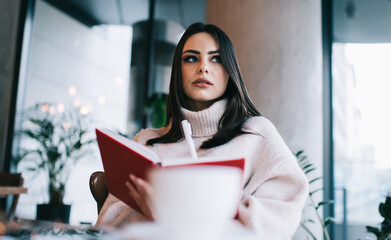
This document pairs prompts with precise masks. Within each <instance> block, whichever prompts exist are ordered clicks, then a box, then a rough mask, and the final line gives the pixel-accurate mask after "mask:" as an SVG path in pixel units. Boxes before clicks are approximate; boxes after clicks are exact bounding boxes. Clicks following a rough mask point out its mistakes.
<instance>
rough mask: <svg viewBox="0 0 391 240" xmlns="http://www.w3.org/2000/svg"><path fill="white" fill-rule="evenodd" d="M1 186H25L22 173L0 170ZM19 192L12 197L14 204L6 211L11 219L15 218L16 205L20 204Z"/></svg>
mask: <svg viewBox="0 0 391 240" xmlns="http://www.w3.org/2000/svg"><path fill="white" fill-rule="evenodd" d="M0 186H2V187H20V186H23V177H22V174H21V173H5V172H0ZM18 200H19V194H15V195H14V196H13V199H12V204H11V207H10V208H9V210H8V211H7V212H6V217H7V218H8V219H10V220H12V219H13V218H14V214H15V210H16V206H17V204H18Z"/></svg>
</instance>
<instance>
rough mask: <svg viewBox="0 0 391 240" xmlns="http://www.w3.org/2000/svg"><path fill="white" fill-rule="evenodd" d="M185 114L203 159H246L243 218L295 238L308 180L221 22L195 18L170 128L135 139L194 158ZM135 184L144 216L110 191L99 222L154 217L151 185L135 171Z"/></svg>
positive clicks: (183, 48) (269, 233) (175, 74)
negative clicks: (249, 83)
mask: <svg viewBox="0 0 391 240" xmlns="http://www.w3.org/2000/svg"><path fill="white" fill-rule="evenodd" d="M183 119H187V120H188V121H189V122H190V124H191V126H192V133H193V138H194V142H195V145H196V149H197V154H198V156H199V157H205V156H210V157H211V156H228V157H229V156H232V155H238V154H241V155H243V156H244V157H245V159H246V165H245V171H244V183H245V184H244V186H243V196H242V200H241V204H240V207H239V213H238V218H237V220H238V221H239V222H240V223H242V224H243V225H245V226H249V227H251V228H253V229H254V230H256V231H258V232H259V233H260V234H261V235H262V237H263V239H290V238H291V237H292V235H293V234H294V232H295V230H296V228H297V226H298V224H299V221H300V217H301V212H302V208H303V206H304V203H305V201H306V199H307V194H308V182H307V179H306V177H305V175H304V174H303V172H302V171H301V169H300V168H299V167H298V165H297V162H296V159H295V157H294V156H293V155H292V153H291V152H290V150H289V149H288V147H287V146H286V144H285V143H284V141H283V140H282V138H281V136H280V135H279V133H278V132H277V130H276V129H275V127H274V126H273V124H272V123H271V122H270V121H269V120H267V119H266V118H265V117H262V116H261V114H260V113H259V111H258V110H257V109H256V107H255V106H254V104H253V103H252V102H251V100H250V98H249V97H248V95H247V91H246V88H245V86H244V83H243V80H242V76H241V74H240V70H239V66H238V64H237V60H236V56H235V52H234V49H233V46H232V43H231V41H230V40H229V38H228V36H227V35H226V34H225V33H224V32H223V31H222V30H220V29H219V28H218V27H216V26H214V25H204V24H202V23H195V24H193V25H191V26H190V27H189V28H188V29H187V30H186V31H185V33H184V34H183V36H182V38H181V40H180V41H179V43H178V45H177V48H176V50H175V55H174V60H173V67H172V75H171V82H170V92H169V96H168V101H167V119H166V126H165V127H163V128H161V129H145V130H142V131H141V132H140V133H138V134H137V135H136V137H135V138H134V140H135V141H137V142H139V143H142V144H145V145H147V146H149V147H150V148H151V149H153V150H154V151H155V152H156V153H157V154H158V155H159V156H160V158H172V157H184V156H188V157H190V152H189V150H188V147H187V145H186V141H184V136H183V134H182V131H181V125H180V123H181V121H182V120H183ZM130 182H132V184H133V185H132V184H130V183H129V182H128V183H127V185H128V188H129V191H130V194H131V195H132V197H133V198H135V199H136V201H137V203H138V205H139V206H140V208H141V210H142V214H139V213H137V212H135V211H134V210H132V209H130V208H129V207H128V206H127V205H126V204H124V203H122V202H121V201H119V200H117V199H116V198H115V197H113V196H111V195H109V197H108V199H107V200H106V202H105V204H104V206H103V208H102V210H101V213H100V214H99V218H98V222H97V224H98V225H99V224H103V225H104V224H107V225H119V224H121V223H123V222H131V221H141V220H153V219H154V216H153V213H152V212H151V210H150V207H149V206H148V204H147V202H148V201H145V199H146V198H147V197H148V192H149V191H151V189H150V188H151V187H150V186H149V184H148V183H146V182H144V181H143V180H141V179H138V178H136V177H135V176H131V177H130Z"/></svg>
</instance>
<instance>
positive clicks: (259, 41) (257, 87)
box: [206, 0, 323, 239]
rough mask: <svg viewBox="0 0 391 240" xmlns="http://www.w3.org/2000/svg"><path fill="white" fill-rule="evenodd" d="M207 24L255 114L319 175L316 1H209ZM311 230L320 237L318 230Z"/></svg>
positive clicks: (319, 56) (318, 2) (319, 33)
mask: <svg viewBox="0 0 391 240" xmlns="http://www.w3.org/2000/svg"><path fill="white" fill-rule="evenodd" d="M206 22H207V23H212V24H216V25H217V26H219V27H221V28H222V29H223V30H224V31H225V32H226V33H227V34H228V36H229V37H230V38H231V40H232V42H233V45H234V47H235V50H236V54H237V57H238V61H239V65H240V67H241V71H242V74H243V77H244V81H245V84H246V86H247V89H248V91H249V94H250V97H251V99H252V100H253V102H254V103H255V105H256V106H257V107H258V109H259V110H260V111H261V112H262V114H263V115H264V116H265V117H267V118H269V119H270V120H271V121H272V122H273V123H274V124H275V125H276V127H277V129H278V130H279V132H280V133H281V135H282V137H283V138H284V139H285V141H286V143H287V144H288V146H289V147H290V149H291V150H292V152H294V153H295V152H297V151H298V150H304V151H305V153H306V155H307V156H308V159H309V160H310V161H312V163H314V164H315V166H316V167H317V171H316V172H315V173H313V174H314V175H313V176H314V177H319V176H322V147H323V145H322V144H323V143H322V139H323V138H322V38H321V37H322V28H321V0H311V1H308V0H291V1H287V0H285V1H282V0H241V1H237V0H208V1H207V4H206ZM319 184H320V183H319ZM318 195H319V196H318V200H320V199H321V198H322V196H321V195H322V194H321V193H319V194H318ZM311 211H312V209H308V210H305V212H306V214H307V213H308V212H311ZM311 218H312V219H314V220H315V221H316V220H317V219H316V217H315V216H311ZM312 225H314V229H313V231H314V232H315V233H316V235H317V236H318V237H320V236H321V235H322V233H321V227H320V225H318V224H312ZM281 227H283V226H281ZM299 235H300V233H299ZM296 239H304V238H302V237H296Z"/></svg>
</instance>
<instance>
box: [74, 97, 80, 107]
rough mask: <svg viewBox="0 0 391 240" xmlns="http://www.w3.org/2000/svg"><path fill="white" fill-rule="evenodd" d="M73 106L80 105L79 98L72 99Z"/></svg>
mask: <svg viewBox="0 0 391 240" xmlns="http://www.w3.org/2000/svg"><path fill="white" fill-rule="evenodd" d="M73 106H75V107H79V106H80V100H79V99H77V98H76V99H75V100H74V101H73Z"/></svg>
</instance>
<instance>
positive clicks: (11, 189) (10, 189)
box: [0, 186, 27, 197]
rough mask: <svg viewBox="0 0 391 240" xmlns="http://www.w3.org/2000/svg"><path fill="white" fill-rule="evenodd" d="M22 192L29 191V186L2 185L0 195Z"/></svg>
mask: <svg viewBox="0 0 391 240" xmlns="http://www.w3.org/2000/svg"><path fill="white" fill-rule="evenodd" d="M22 193H27V188H25V187H4V186H0V197H5V196H7V195H10V194H22Z"/></svg>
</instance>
